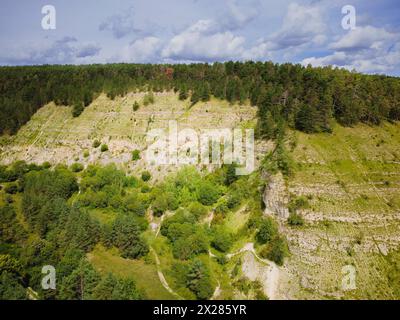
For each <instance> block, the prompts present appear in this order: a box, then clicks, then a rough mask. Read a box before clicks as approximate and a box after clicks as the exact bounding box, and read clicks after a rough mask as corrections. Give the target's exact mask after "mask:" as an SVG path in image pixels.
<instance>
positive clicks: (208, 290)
mask: <svg viewBox="0 0 400 320" xmlns="http://www.w3.org/2000/svg"><path fill="white" fill-rule="evenodd" d="M186 284H187V287H188V288H189V289H190V290H191V291H192V292H193V293H194V294H195V295H196V297H197V298H198V299H201V300H204V299H208V298H210V297H211V296H212V294H213V291H214V289H213V287H212V283H211V277H210V270H209V268H208V267H207V265H206V264H205V263H204V262H202V261H201V260H199V259H195V260H194V261H193V262H192V263H191V265H190V269H189V272H188V274H187V283H186Z"/></svg>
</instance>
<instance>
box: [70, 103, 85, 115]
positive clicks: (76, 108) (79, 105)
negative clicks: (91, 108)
mask: <svg viewBox="0 0 400 320" xmlns="http://www.w3.org/2000/svg"><path fill="white" fill-rule="evenodd" d="M82 112H83V104H82V103H77V104H75V105H74V106H73V108H72V116H73V117H74V118H76V117H79V116H80V114H81V113H82Z"/></svg>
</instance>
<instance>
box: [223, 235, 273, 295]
mask: <svg viewBox="0 0 400 320" xmlns="http://www.w3.org/2000/svg"><path fill="white" fill-rule="evenodd" d="M243 252H250V253H252V254H253V256H254V257H255V258H256V259H257V260H259V261H260V262H261V263H263V264H266V265H268V267H269V268H268V270H267V276H266V280H265V281H264V283H263V284H264V285H265V287H264V288H266V294H267V296H268V298H269V299H270V300H277V299H278V298H277V293H278V286H279V278H280V269H279V267H278V266H277V265H276V263H275V262H273V261H270V260H267V259H263V258H261V257H260V256H259V255H258V254H257V253H256V250H255V249H254V243H253V242H248V243H246V244H245V245H244V246H243V248H241V249H240V250H238V251H236V252H234V253H229V254H227V255H226V258H227V259H230V258H232V257H234V256H235V255H238V254H240V253H243Z"/></svg>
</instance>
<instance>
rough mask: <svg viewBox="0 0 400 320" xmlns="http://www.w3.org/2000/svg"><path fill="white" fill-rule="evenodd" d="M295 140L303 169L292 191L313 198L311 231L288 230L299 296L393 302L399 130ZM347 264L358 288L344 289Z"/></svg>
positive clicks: (340, 131) (359, 129)
mask: <svg viewBox="0 0 400 320" xmlns="http://www.w3.org/2000/svg"><path fill="white" fill-rule="evenodd" d="M292 141H296V142H297V143H295V144H296V147H295V148H294V150H293V152H292V155H293V157H294V159H295V160H296V162H297V164H298V165H297V169H296V173H295V175H294V176H293V177H291V178H289V179H288V187H289V191H290V192H291V193H293V194H294V195H297V196H298V195H305V196H307V195H308V196H309V197H311V198H312V199H311V201H310V204H311V208H310V209H307V210H304V211H303V214H304V216H305V218H306V221H307V223H306V226H304V227H302V228H297V229H296V228H287V232H288V234H289V238H290V245H291V251H292V259H291V261H290V263H289V265H290V267H291V268H293V270H294V271H293V273H294V274H297V277H296V278H297V280H294V281H293V282H292V283H291V287H292V288H293V289H292V291H291V292H292V294H293V295H295V296H297V297H299V298H378V299H379V298H394V296H393V293H392V290H391V286H390V284H389V283H388V281H387V277H386V271H387V268H388V263H387V259H386V258H385V255H386V254H387V252H389V251H390V250H393V249H396V248H398V247H399V244H400V233H399V230H400V229H399V227H400V223H399V218H400V213H399V212H400V201H399V196H398V195H399V194H400V190H399V188H400V143H399V142H400V125H399V124H389V123H384V124H383V125H382V126H379V127H369V126H366V125H358V126H356V127H355V128H343V127H341V126H336V127H335V129H334V133H333V134H332V135H328V134H313V135H306V134H303V133H298V132H296V133H294V132H293V133H292ZM348 264H351V265H354V266H355V267H356V272H357V277H356V286H357V288H356V290H352V291H343V290H341V280H342V274H341V269H342V267H343V266H345V265H348ZM295 287H297V288H296V289H294V288H295ZM296 291H297V292H296Z"/></svg>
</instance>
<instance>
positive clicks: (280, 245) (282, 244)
mask: <svg viewBox="0 0 400 320" xmlns="http://www.w3.org/2000/svg"><path fill="white" fill-rule="evenodd" d="M288 254H289V249H288V246H287V243H286V239H285V238H283V237H281V236H277V237H275V238H274V239H273V240H272V241H271V242H270V243H269V244H268V245H266V246H265V247H264V248H263V249H262V250H261V252H260V255H261V257H263V258H267V259H269V260H271V261H274V262H275V263H276V264H277V265H278V266H282V265H283V262H284V259H285V257H286V256H287V255H288Z"/></svg>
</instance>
